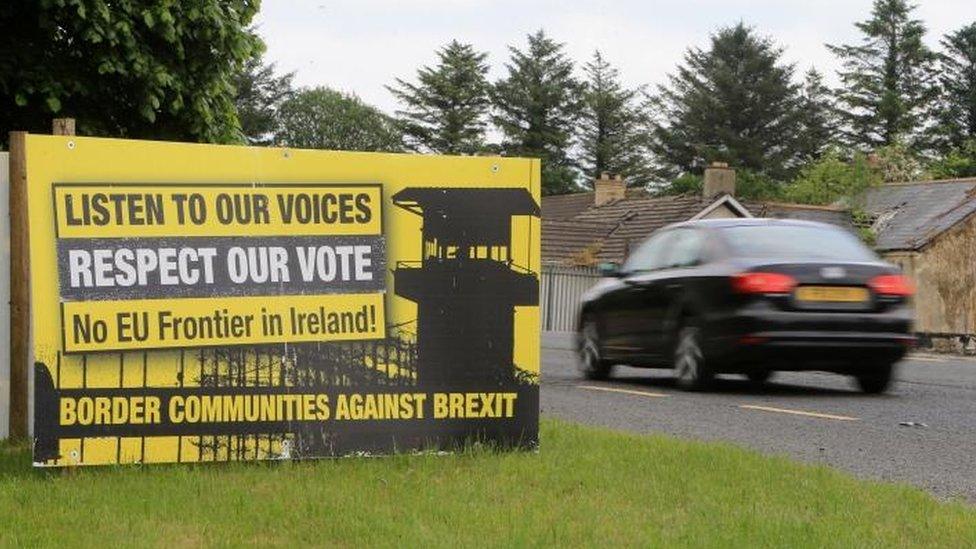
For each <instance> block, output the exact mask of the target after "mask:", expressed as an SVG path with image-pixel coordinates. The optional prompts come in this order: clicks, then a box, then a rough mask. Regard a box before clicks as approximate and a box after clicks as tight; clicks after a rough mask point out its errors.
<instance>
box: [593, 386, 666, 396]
mask: <svg viewBox="0 0 976 549" xmlns="http://www.w3.org/2000/svg"><path fill="white" fill-rule="evenodd" d="M577 387H579V388H580V389H590V390H591V391H608V392H611V393H624V394H626V395H640V396H646V397H654V398H665V397H667V396H668V395H666V394H664V393H651V392H647V391H634V390H631V389H617V388H616V387H600V386H599V385H577Z"/></svg>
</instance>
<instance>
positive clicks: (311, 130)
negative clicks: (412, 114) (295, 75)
mask: <svg viewBox="0 0 976 549" xmlns="http://www.w3.org/2000/svg"><path fill="white" fill-rule="evenodd" d="M275 142H276V143H277V144H279V145H282V146H286V147H295V148H302V149H333V150H345V151H391V152H396V151H400V150H402V149H403V139H402V135H401V134H400V133H399V131H398V130H397V128H396V127H395V124H394V122H393V119H392V118H390V117H389V116H387V115H386V114H384V113H382V112H381V111H380V110H379V109H376V108H375V107H372V106H370V105H367V104H366V103H363V102H362V100H360V99H359V98H358V97H356V96H354V95H347V94H344V93H342V92H338V91H335V90H332V89H329V88H324V87H318V88H311V89H302V90H298V91H297V92H295V94H294V95H293V96H292V97H290V98H288V99H287V100H285V102H284V103H282V105H281V109H280V110H279V111H278V129H277V131H276V133H275Z"/></svg>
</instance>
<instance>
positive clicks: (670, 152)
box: [652, 23, 801, 178]
mask: <svg viewBox="0 0 976 549" xmlns="http://www.w3.org/2000/svg"><path fill="white" fill-rule="evenodd" d="M782 53H783V52H782V49H780V48H779V47H777V46H776V45H775V44H773V42H772V41H771V40H769V39H768V38H764V37H760V36H757V35H756V33H755V31H754V30H753V29H752V28H750V27H747V26H746V25H744V24H742V23H739V24H737V25H735V26H732V27H726V28H722V29H719V30H718V32H716V33H715V34H714V35H712V37H711V43H710V45H709V47H708V48H707V49H700V48H690V49H689V50H688V52H687V53H686V54H685V59H684V63H683V64H682V65H680V66H679V67H678V69H677V71H676V72H675V73H674V74H672V75H671V76H670V82H669V83H668V84H667V85H662V86H659V87H658V93H657V94H656V95H655V96H654V98H653V107H654V109H655V111H656V112H655V113H654V114H655V121H654V125H653V129H652V131H653V141H652V148H653V150H654V151H655V153H656V154H657V156H658V161H659V162H660V163H661V168H662V169H661V172H662V175H665V176H671V177H673V176H677V175H679V174H681V173H689V172H690V173H700V172H701V170H702V169H703V168H704V167H705V166H706V165H707V164H709V163H710V162H713V161H722V162H728V163H729V164H730V165H732V166H735V167H736V168H744V169H747V170H751V171H753V172H756V173H760V174H763V175H766V176H770V177H774V178H783V177H785V176H787V174H789V173H791V171H792V170H793V169H794V168H795V167H796V166H797V165H798V164H799V161H800V157H801V153H800V143H799V142H798V133H799V131H800V127H801V124H800V120H801V109H800V96H799V86H798V85H796V84H794V83H793V82H792V78H793V71H794V68H793V65H790V64H787V63H784V62H783V61H782V60H781V57H782Z"/></svg>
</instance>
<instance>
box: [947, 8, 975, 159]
mask: <svg viewBox="0 0 976 549" xmlns="http://www.w3.org/2000/svg"><path fill="white" fill-rule="evenodd" d="M942 46H943V48H945V51H944V52H943V55H942V56H941V58H940V69H941V70H940V71H939V74H940V77H939V81H940V84H941V85H942V97H941V100H940V105H939V124H938V130H939V131H938V133H939V136H940V137H941V139H940V145H941V152H943V153H946V152H948V151H949V150H952V149H962V148H964V146H965V145H966V142H967V141H971V140H976V23H971V24H969V25H967V26H965V27H963V28H961V29H959V30H957V31H955V32H952V33H949V34H947V35H946V36H945V37H944V38H943V39H942Z"/></svg>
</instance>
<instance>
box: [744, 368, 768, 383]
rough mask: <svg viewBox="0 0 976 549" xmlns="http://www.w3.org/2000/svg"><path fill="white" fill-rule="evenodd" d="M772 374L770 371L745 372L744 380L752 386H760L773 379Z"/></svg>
mask: <svg viewBox="0 0 976 549" xmlns="http://www.w3.org/2000/svg"><path fill="white" fill-rule="evenodd" d="M774 373H775V372H773V371H772V370H750V371H748V372H746V379H748V380H749V382H750V383H752V384H753V385H758V386H762V385H765V384H766V382H767V381H769V380H770V379H771V378H772V377H773V374H774Z"/></svg>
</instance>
